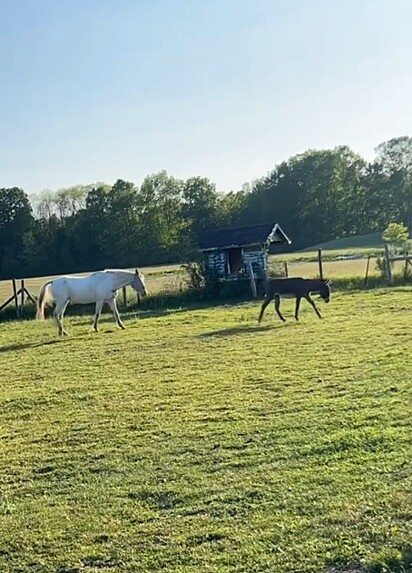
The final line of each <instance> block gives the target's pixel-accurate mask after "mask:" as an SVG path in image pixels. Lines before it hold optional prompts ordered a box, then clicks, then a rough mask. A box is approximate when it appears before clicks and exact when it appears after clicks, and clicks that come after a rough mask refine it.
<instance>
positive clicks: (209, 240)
mask: <svg viewBox="0 0 412 573" xmlns="http://www.w3.org/2000/svg"><path fill="white" fill-rule="evenodd" d="M270 243H287V244H290V243H291V241H290V239H289V237H288V236H287V235H286V234H285V233H284V231H283V230H282V229H281V228H280V226H279V225H278V224H277V223H276V224H273V223H264V224H262V225H253V226H249V227H235V228H234V227H232V228H226V229H214V230H210V231H204V232H203V233H202V234H201V235H200V237H199V248H200V250H201V251H208V250H213V249H224V248H230V247H246V246H248V245H265V244H266V245H268V244H270Z"/></svg>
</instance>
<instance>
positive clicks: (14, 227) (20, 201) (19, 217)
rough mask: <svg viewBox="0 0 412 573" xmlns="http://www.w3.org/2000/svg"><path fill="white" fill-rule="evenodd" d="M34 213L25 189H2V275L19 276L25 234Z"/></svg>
mask: <svg viewBox="0 0 412 573" xmlns="http://www.w3.org/2000/svg"><path fill="white" fill-rule="evenodd" d="M33 221H34V219H33V212H32V206H31V204H30V201H29V198H28V196H27V195H26V193H25V192H24V191H23V189H20V188H18V187H12V188H8V189H0V273H1V275H2V276H3V278H4V277H8V276H11V275H13V274H15V275H18V274H20V273H21V272H22V270H23V269H21V268H20V264H21V263H20V262H19V260H20V259H21V255H22V247H23V237H24V234H25V233H26V232H27V231H28V230H29V229H30V227H31V226H32V225H33Z"/></svg>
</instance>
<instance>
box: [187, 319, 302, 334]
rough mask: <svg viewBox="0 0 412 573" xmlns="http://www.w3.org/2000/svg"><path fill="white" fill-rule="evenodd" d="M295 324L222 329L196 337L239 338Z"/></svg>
mask: <svg viewBox="0 0 412 573" xmlns="http://www.w3.org/2000/svg"><path fill="white" fill-rule="evenodd" d="M292 324H293V323H292V322H290V323H286V324H278V325H273V324H266V325H264V326H261V325H259V324H256V325H255V324H244V325H241V326H232V327H230V328H222V329H219V330H210V331H209V332H202V333H200V334H197V335H196V338H213V337H225V336H237V335H239V334H240V335H242V334H254V333H256V332H268V331H270V330H275V329H278V328H284V327H285V326H291V325H292Z"/></svg>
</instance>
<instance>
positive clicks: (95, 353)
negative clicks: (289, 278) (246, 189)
mask: <svg viewBox="0 0 412 573" xmlns="http://www.w3.org/2000/svg"><path fill="white" fill-rule="evenodd" d="M410 297H411V292H410V289H407V288H396V289H392V290H384V289H382V290H374V291H368V292H364V293H341V294H339V293H338V294H336V295H334V296H333V299H332V302H331V303H330V304H329V305H324V304H321V303H320V302H319V308H320V309H321V311H322V312H323V314H324V320H322V321H320V320H318V319H317V317H316V316H315V315H314V313H313V311H312V310H311V309H310V308H308V305H305V304H302V307H301V320H300V322H299V323H295V322H294V320H293V319H292V314H293V302H292V301H285V302H284V303H282V309H283V311H284V314H285V316H286V317H287V318H288V322H287V323H286V324H282V323H280V321H278V319H274V318H273V316H272V313H271V312H269V309H268V312H267V314H266V315H265V318H264V322H263V323H262V324H261V325H260V326H258V325H257V324H256V317H257V314H258V308H259V305H258V303H248V304H241V305H237V306H223V307H219V308H209V309H200V310H192V311H180V312H179V311H175V312H164V314H162V315H158V316H152V315H150V313H141V314H140V315H135V314H130V315H128V316H127V317H125V322H126V325H127V329H126V330H125V331H119V330H117V328H116V327H115V326H114V325H113V323H112V320H111V318H109V317H105V319H104V320H102V325H101V332H100V333H99V334H97V335H96V334H92V333H91V331H90V329H91V317H87V316H80V317H69V318H68V319H67V321H66V323H67V324H66V326H67V328H68V330H69V332H70V334H71V336H70V337H69V338H67V339H58V338H57V336H56V331H55V326H54V324H53V322H52V321H45V322H43V323H39V322H35V321H29V322H24V323H18V322H14V323H7V324H3V325H2V328H1V330H0V372H1V381H2V384H1V387H0V427H1V444H2V447H1V449H0V487H1V498H0V571H1V572H2V573H9V572H10V573H11V572H13V573H16V572H20V573H29V572H30V573H32V572H41V573H69V572H70V573H80V572H81V573H83V572H87V573H91V572H97V571H108V572H109V571H110V572H116V573H117V572H119V573H120V572H121V573H126V572H131V571H136V572H141V573H145V572H160V571H162V572H167V573H171V572H173V573H195V572H196V573H198V572H216V573H218V572H219V573H226V572H234V571H236V572H244V573H246V572H247V573H251V572H253V573H258V572H262V573H263V572H265V573H266V572H271V573H285V572H294V573H297V572H300V573H306V572H307V573H309V572H313V573H314V572H328V573H332V572H349V571H351V572H355V571H368V572H377V571H396V572H401V571H409V570H410V563H411V554H410V546H411V540H412V523H411V517H412V509H411V508H412V495H411V492H412V471H411V470H412V455H411V454H412V451H411V435H412V432H411V430H412V428H411V426H412V421H411V415H410V413H411V411H410V401H409V398H410V381H411V374H412V368H411V362H410V349H411V344H410V342H411V337H410V332H411V331H410V325H411V319H412V310H411V305H410V300H411V298H410Z"/></svg>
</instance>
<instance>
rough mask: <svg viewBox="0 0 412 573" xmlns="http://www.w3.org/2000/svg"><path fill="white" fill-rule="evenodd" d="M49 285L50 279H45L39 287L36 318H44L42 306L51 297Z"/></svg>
mask: <svg viewBox="0 0 412 573" xmlns="http://www.w3.org/2000/svg"><path fill="white" fill-rule="evenodd" d="M50 285H51V281H47V283H44V285H43V286H42V287H41V289H40V294H39V298H38V299H37V314H36V318H37V320H44V307H45V305H46V303H47V302H48V300H50V299H51V292H50Z"/></svg>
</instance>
